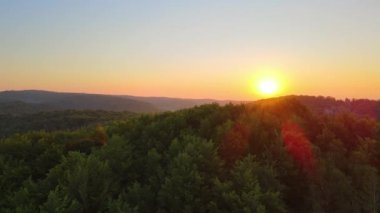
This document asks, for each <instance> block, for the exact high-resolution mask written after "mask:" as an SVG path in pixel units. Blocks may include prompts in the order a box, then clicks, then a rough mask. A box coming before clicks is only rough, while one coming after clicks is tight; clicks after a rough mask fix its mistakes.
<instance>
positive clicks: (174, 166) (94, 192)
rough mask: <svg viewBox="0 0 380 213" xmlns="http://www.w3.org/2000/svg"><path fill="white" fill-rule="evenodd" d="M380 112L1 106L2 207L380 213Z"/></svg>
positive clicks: (295, 105)
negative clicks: (28, 109)
mask: <svg viewBox="0 0 380 213" xmlns="http://www.w3.org/2000/svg"><path fill="white" fill-rule="evenodd" d="M305 100H306V101H305ZM307 100H308V101H307ZM326 106H329V108H328V109H326ZM378 112H379V105H378V104H376V102H369V101H361V102H354V101H352V102H351V101H349V100H346V101H336V100H333V99H326V98H319V99H316V98H311V97H309V98H307V97H304V98H303V99H302V101H300V99H297V98H295V97H284V98H276V99H270V100H263V101H259V102H254V103H246V104H236V105H232V104H227V105H224V106H221V105H218V104H208V105H202V106H198V107H194V108H190V109H183V110H179V111H174V112H161V113H154V114H135V113H128V112H105V111H73V110H72V111H61V112H58V111H57V112H42V113H38V114H22V115H1V116H2V117H1V119H0V121H1V122H0V126H1V135H0V138H2V139H1V140H0V188H1V190H2V193H1V194H0V212H89V213H90V212H260V213H261V212H345V213H346V212H378V211H380V210H379V209H380V199H379V198H380V184H379V178H380V176H379V169H380V162H379V160H380V123H379V120H378V118H377V117H376V115H378ZM28 121H30V122H28ZM73 123H74V124H76V125H73Z"/></svg>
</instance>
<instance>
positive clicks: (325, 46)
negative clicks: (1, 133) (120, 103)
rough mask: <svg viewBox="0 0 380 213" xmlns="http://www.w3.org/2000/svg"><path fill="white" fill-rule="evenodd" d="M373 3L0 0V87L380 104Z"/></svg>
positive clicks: (379, 40)
mask: <svg viewBox="0 0 380 213" xmlns="http://www.w3.org/2000/svg"><path fill="white" fill-rule="evenodd" d="M379 11H380V1H378V0H356V1H353V0H336V1H331V0H320V1H301V0H300V1H290V0H282V1H281V0H268V1H253V0H246V1H242V0H235V1H231V0H210V1H205V0H192V1H183V0H171V1H167V0H166V1H165V0H162V1H157V0H150V1H147V0H141V1H121V0H120V1H111V0H110V1H104V0H91V1H90V0H88V1H85V0H84V1H78V0H64V1H52V0H46V1H39V0H36V1H19V0H12V1H7V0H0V90H20V89H43V90H53V91H70V92H87V93H105V94H130V95H141V96H169V97H185V98H206V97H207V98H217V99H236V100H237V99H244V100H250V99H257V98H259V97H257V95H256V94H255V93H254V92H253V91H252V84H253V82H254V79H255V77H257V73H263V72H264V73H265V72H266V71H271V72H276V73H277V74H278V75H280V76H282V77H281V78H283V79H284V80H283V81H286V82H285V83H283V86H284V89H283V90H282V93H281V95H287V94H306V95H324V96H334V97H337V98H345V97H349V98H371V99H380V13H379Z"/></svg>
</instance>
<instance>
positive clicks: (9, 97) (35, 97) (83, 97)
mask: <svg viewBox="0 0 380 213" xmlns="http://www.w3.org/2000/svg"><path fill="white" fill-rule="evenodd" d="M69 109H71V110H106V111H130V112H158V111H160V110H159V109H158V108H157V107H155V106H153V105H152V104H150V103H146V102H143V101H138V100H133V99H128V98H122V97H118V96H111V95H97V94H82V93H58V92H48V91H38V90H26V91H4V92H0V114H9V113H10V114H18V113H34V112H45V111H54V110H69Z"/></svg>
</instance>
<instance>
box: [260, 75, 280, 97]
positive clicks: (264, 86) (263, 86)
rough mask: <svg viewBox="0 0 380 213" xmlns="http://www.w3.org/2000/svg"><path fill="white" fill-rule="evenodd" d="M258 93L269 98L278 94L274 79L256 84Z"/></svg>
mask: <svg viewBox="0 0 380 213" xmlns="http://www.w3.org/2000/svg"><path fill="white" fill-rule="evenodd" d="M257 89H258V91H259V93H260V94H262V95H265V96H271V95H274V94H276V93H277V92H278V89H279V84H278V82H277V81H276V80H274V79H264V80H261V81H260V82H259V84H258V88H257Z"/></svg>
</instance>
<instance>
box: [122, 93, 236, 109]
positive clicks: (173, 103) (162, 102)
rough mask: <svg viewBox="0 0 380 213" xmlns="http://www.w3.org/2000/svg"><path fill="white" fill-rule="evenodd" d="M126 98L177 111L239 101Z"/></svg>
mask: <svg viewBox="0 0 380 213" xmlns="http://www.w3.org/2000/svg"><path fill="white" fill-rule="evenodd" d="M121 97H124V98H129V99H134V100H138V101H144V102H147V103H150V104H152V105H154V106H155V107H157V108H159V109H160V110H163V111H175V110H179V109H186V108H191V107H194V106H200V105H203V104H210V103H218V104H220V105H224V104H228V103H231V102H232V103H238V102H237V101H229V100H215V99H185V98H168V97H138V96H121Z"/></svg>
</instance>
